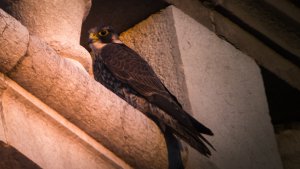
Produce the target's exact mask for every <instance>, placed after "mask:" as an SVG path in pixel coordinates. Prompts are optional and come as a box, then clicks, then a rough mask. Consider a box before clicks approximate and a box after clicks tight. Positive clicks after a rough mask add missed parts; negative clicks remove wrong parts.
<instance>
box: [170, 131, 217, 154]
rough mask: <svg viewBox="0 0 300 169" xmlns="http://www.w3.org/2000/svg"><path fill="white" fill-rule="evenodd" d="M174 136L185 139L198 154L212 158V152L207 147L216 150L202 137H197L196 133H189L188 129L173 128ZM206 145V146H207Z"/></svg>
mask: <svg viewBox="0 0 300 169" xmlns="http://www.w3.org/2000/svg"><path fill="white" fill-rule="evenodd" d="M171 130H173V132H174V134H175V135H177V136H178V137H180V138H181V139H183V140H184V141H185V142H187V143H188V144H189V145H190V146H191V147H193V148H195V149H196V150H197V151H198V152H200V153H201V154H203V155H205V156H206V157H209V156H211V151H210V150H209V148H208V147H207V146H206V144H207V145H209V146H210V147H212V148H213V149H214V147H213V146H212V145H211V144H210V143H209V142H208V141H207V140H206V139H205V138H204V137H203V136H202V135H200V134H199V135H197V134H195V133H194V132H191V131H189V130H188V129H186V128H183V129H182V128H180V129H178V128H177V129H175V130H174V128H172V129H171ZM205 143H206V144H205ZM214 150H215V149H214Z"/></svg>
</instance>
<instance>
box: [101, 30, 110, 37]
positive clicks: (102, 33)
mask: <svg viewBox="0 0 300 169" xmlns="http://www.w3.org/2000/svg"><path fill="white" fill-rule="evenodd" d="M108 33H109V32H108V30H102V31H100V32H99V35H100V36H107V35H108Z"/></svg>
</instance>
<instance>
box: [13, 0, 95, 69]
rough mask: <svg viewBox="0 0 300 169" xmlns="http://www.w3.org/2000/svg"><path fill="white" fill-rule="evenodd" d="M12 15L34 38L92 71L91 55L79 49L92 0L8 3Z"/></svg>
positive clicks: (31, 0)
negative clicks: (83, 25)
mask: <svg viewBox="0 0 300 169" xmlns="http://www.w3.org/2000/svg"><path fill="white" fill-rule="evenodd" d="M8 1H9V2H10V3H9V12H10V14H11V15H12V16H14V17H15V18H17V19H18V20H19V21H20V22H21V23H22V24H23V25H25V26H26V27H27V28H28V30H29V32H30V33H31V34H34V35H36V36H39V37H40V38H42V39H43V40H45V41H46V42H47V43H48V44H49V45H51V47H52V48H54V49H55V50H56V51H57V53H58V54H59V55H61V56H63V57H67V58H71V59H74V60H77V61H79V62H80V63H81V64H82V65H83V67H84V68H85V69H86V70H87V71H90V70H91V64H92V63H91V58H90V55H89V53H88V52H87V51H86V50H85V49H84V48H83V47H82V46H80V45H79V41H80V33H81V25H82V22H83V19H84V18H85V17H86V15H87V14H88V11H89V9H90V7H91V0H73V1H69V0H56V1H47V0H40V1H35V0H18V1H13V0H8Z"/></svg>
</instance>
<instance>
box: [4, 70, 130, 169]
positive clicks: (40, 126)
mask: <svg viewBox="0 0 300 169" xmlns="http://www.w3.org/2000/svg"><path fill="white" fill-rule="evenodd" d="M0 76H1V79H0V83H1V85H2V86H5V89H2V90H3V91H2V94H1V100H0V103H1V107H2V109H1V110H0V113H1V120H0V121H1V122H0V125H1V126H0V128H2V129H3V128H4V130H1V131H2V132H0V140H2V141H4V142H6V143H8V144H9V145H11V146H13V147H15V148H17V149H18V150H19V151H21V152H22V153H23V154H25V155H26V156H28V157H29V158H30V159H31V160H33V161H34V162H36V163H37V164H38V165H39V166H40V167H42V168H63V166H64V165H65V167H67V168H78V167H79V166H80V167H83V168H99V167H101V168H108V169H110V168H131V167H130V166H129V165H128V164H126V163H125V162H124V161H123V160H121V159H120V158H119V157H117V156H116V155H115V154H113V153H112V152H111V151H109V150H108V149H106V148H105V147H104V146H102V145H101V144H99V143H98V142H97V141H96V140H94V139H93V138H92V137H90V136H89V135H87V134H86V133H85V132H84V131H82V130H80V129H79V128H78V127H76V126H75V125H74V124H72V123H70V122H69V121H68V120H67V119H65V118H64V117H62V116H61V115H60V114H59V113H57V112H56V111H54V110H53V109H51V108H50V107H48V106H47V105H46V104H44V103H43V102H41V101H40V100H39V99H37V98H36V97H34V96H33V95H31V94H30V93H29V92H27V91H26V90H24V89H23V88H22V87H20V86H19V85H18V84H16V83H15V82H14V81H12V80H11V79H9V78H8V77H6V76H4V75H3V74H2V73H0ZM1 133H2V134H1ZM4 133H5V134H4ZM4 135H5V136H4ZM20 140H22V141H20ZM70 143H71V144H70ZM71 145H72V146H71ZM65 154H72V158H66V156H64V155H65ZM82 158H84V159H85V160H83V161H82V160H81V159H82ZM53 160H55V163H53Z"/></svg>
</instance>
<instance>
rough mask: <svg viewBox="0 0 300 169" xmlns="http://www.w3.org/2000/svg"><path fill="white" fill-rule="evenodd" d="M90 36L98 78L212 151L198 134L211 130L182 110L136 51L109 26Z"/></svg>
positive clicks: (204, 151)
mask: <svg viewBox="0 0 300 169" xmlns="http://www.w3.org/2000/svg"><path fill="white" fill-rule="evenodd" d="M89 37H90V38H89V42H90V47H91V49H92V51H93V53H94V58H93V70H94V76H95V79H96V80H97V81H99V82H100V83H101V84H103V85H104V86H105V87H107V88H108V89H110V90H112V91H113V92H114V93H116V94H117V95H119V96H120V97H121V98H123V99H124V100H126V101H127V102H128V103H129V104H131V105H132V106H134V107H135V108H137V109H138V110H140V111H141V112H143V113H145V114H146V115H148V116H150V117H155V118H156V119H158V120H159V122H160V124H162V126H164V125H165V127H168V129H170V130H171V131H172V132H173V133H174V134H175V135H177V136H179V137H180V138H182V139H183V140H185V141H186V142H187V143H189V144H190V145H191V146H192V147H194V148H195V149H197V150H198V151H199V152H200V153H202V154H204V155H206V156H208V155H211V152H210V150H209V149H208V148H207V146H206V145H205V143H206V144H208V145H209V146H210V147H212V148H213V146H212V145H211V144H210V143H209V142H208V141H207V140H206V139H205V138H204V137H203V136H202V135H201V134H207V135H213V133H212V132H211V130H210V129H208V128H207V127H205V126H204V125H202V124H201V123H200V122H198V121H197V120H195V119H194V118H193V117H192V116H191V115H189V114H188V113H186V112H185V111H184V110H183V108H182V106H181V105H180V103H179V102H178V100H177V99H176V97H175V96H174V95H172V94H171V93H170V92H169V90H168V89H167V88H166V87H165V86H164V84H163V83H162V82H161V81H160V79H159V78H158V77H157V75H156V74H155V72H154V71H153V69H152V68H151V66H150V65H149V64H148V63H147V62H146V61H145V60H144V59H143V58H142V57H141V56H140V55H139V54H137V53H136V52H135V51H133V50H132V49H130V48H129V47H127V46H126V45H124V44H123V43H122V42H121V41H120V40H119V39H118V35H117V34H116V33H115V32H114V31H113V29H112V28H111V27H109V26H106V27H101V28H93V29H91V30H90V31H89Z"/></svg>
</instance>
